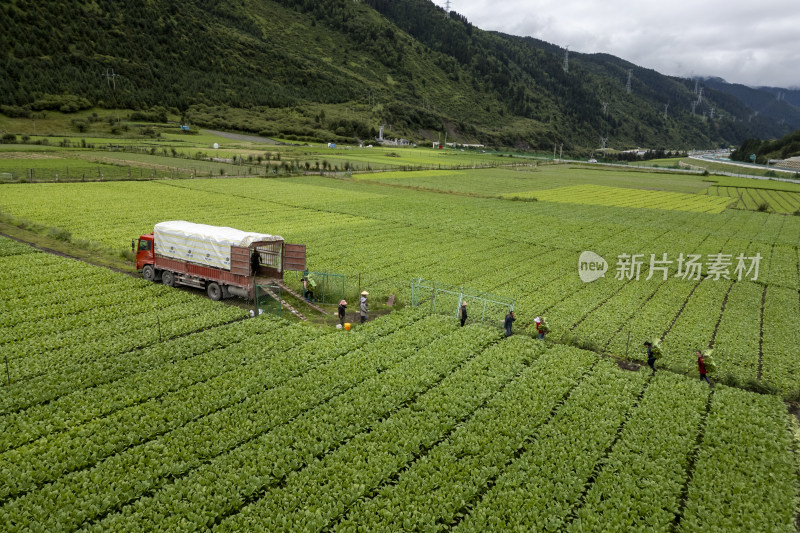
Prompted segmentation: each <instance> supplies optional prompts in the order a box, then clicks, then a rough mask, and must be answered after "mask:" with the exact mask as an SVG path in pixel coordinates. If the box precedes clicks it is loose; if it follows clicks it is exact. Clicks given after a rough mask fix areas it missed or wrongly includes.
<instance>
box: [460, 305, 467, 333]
mask: <svg viewBox="0 0 800 533" xmlns="http://www.w3.org/2000/svg"><path fill="white" fill-rule="evenodd" d="M466 321H467V302H465V301H464V302H461V327H462V328H463V327H464V323H465V322H466Z"/></svg>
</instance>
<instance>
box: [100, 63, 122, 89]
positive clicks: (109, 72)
mask: <svg viewBox="0 0 800 533" xmlns="http://www.w3.org/2000/svg"><path fill="white" fill-rule="evenodd" d="M103 76H104V77H105V78H106V81H107V82H108V86H109V87H111V88H112V89H114V90H116V89H117V78H119V74H114V69H113V68H107V69H106V73H105V74H103Z"/></svg>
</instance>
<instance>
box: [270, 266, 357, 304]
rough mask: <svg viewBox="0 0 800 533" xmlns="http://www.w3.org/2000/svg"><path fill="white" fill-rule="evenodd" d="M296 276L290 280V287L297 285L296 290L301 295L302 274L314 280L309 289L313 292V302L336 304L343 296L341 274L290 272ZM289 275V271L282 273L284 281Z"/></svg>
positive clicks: (343, 286)
mask: <svg viewBox="0 0 800 533" xmlns="http://www.w3.org/2000/svg"><path fill="white" fill-rule="evenodd" d="M292 274H294V275H295V276H296V277H295V279H294V280H293V281H292V286H293V287H292V288H294V287H298V292H299V293H300V295H301V296H302V297H305V294H303V283H302V278H303V276H304V275H307V276H310V278H311V279H313V280H314V284H315V286H314V287H313V288H312V287H311V285H309V289H310V290H311V292H313V293H314V301H315V303H322V304H338V303H339V300H343V299H344V298H345V277H344V275H342V274H333V273H331V272H309V271H305V272H292ZM289 276H290V273H289V272H286V273H284V281H287V279H286V278H287V277H289Z"/></svg>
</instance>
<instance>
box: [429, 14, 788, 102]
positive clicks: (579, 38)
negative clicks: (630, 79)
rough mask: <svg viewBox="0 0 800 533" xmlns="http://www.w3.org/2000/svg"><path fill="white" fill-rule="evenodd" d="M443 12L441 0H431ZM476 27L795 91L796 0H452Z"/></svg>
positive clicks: (679, 71)
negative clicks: (597, 0)
mask: <svg viewBox="0 0 800 533" xmlns="http://www.w3.org/2000/svg"><path fill="white" fill-rule="evenodd" d="M434 3H436V4H437V5H439V6H441V7H444V5H445V0H434ZM450 6H451V7H450V9H452V10H453V11H456V12H458V13H461V14H462V15H464V16H466V17H467V19H468V20H469V21H470V22H471V23H472V24H473V25H475V26H477V27H479V28H481V29H484V30H497V31H502V32H504V33H509V34H512V35H520V36H531V37H536V38H537V39H541V40H543V41H547V42H549V43H552V44H555V45H558V46H561V47H566V46H568V47H569V49H570V51H575V52H583V53H595V52H605V53H609V54H612V55H615V56H617V57H620V58H622V59H625V60H627V61H630V62H631V63H634V64H636V65H639V66H642V67H647V68H652V69H654V70H656V71H658V72H660V73H662V74H668V75H674V76H686V77H689V76H718V77H720V78H724V79H725V80H727V81H728V82H730V83H742V84H744V85H750V86H763V85H767V86H777V87H794V88H800V2H798V1H797V0H760V1H752V0H751V1H745V0H738V1H737V0H734V1H732V2H731V1H727V2H724V1H721V0H705V1H703V0H700V1H698V0H672V1H669V2H654V1H653V0H642V1H639V2H635V1H626V0H607V1H605V2H596V1H587V0H539V1H531V0H450Z"/></svg>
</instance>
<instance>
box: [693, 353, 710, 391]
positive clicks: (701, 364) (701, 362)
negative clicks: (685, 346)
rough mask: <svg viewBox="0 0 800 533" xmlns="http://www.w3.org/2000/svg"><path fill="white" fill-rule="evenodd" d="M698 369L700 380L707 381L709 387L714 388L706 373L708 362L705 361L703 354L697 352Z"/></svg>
mask: <svg viewBox="0 0 800 533" xmlns="http://www.w3.org/2000/svg"><path fill="white" fill-rule="evenodd" d="M696 354H697V369H698V370H700V379H701V380H705V382H706V383H708V386H709V387H713V386H714V384H713V383H711V380H709V379H708V375H707V372H706V362H705V361H704V360H703V352H701V351H700V350H697V352H696Z"/></svg>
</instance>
